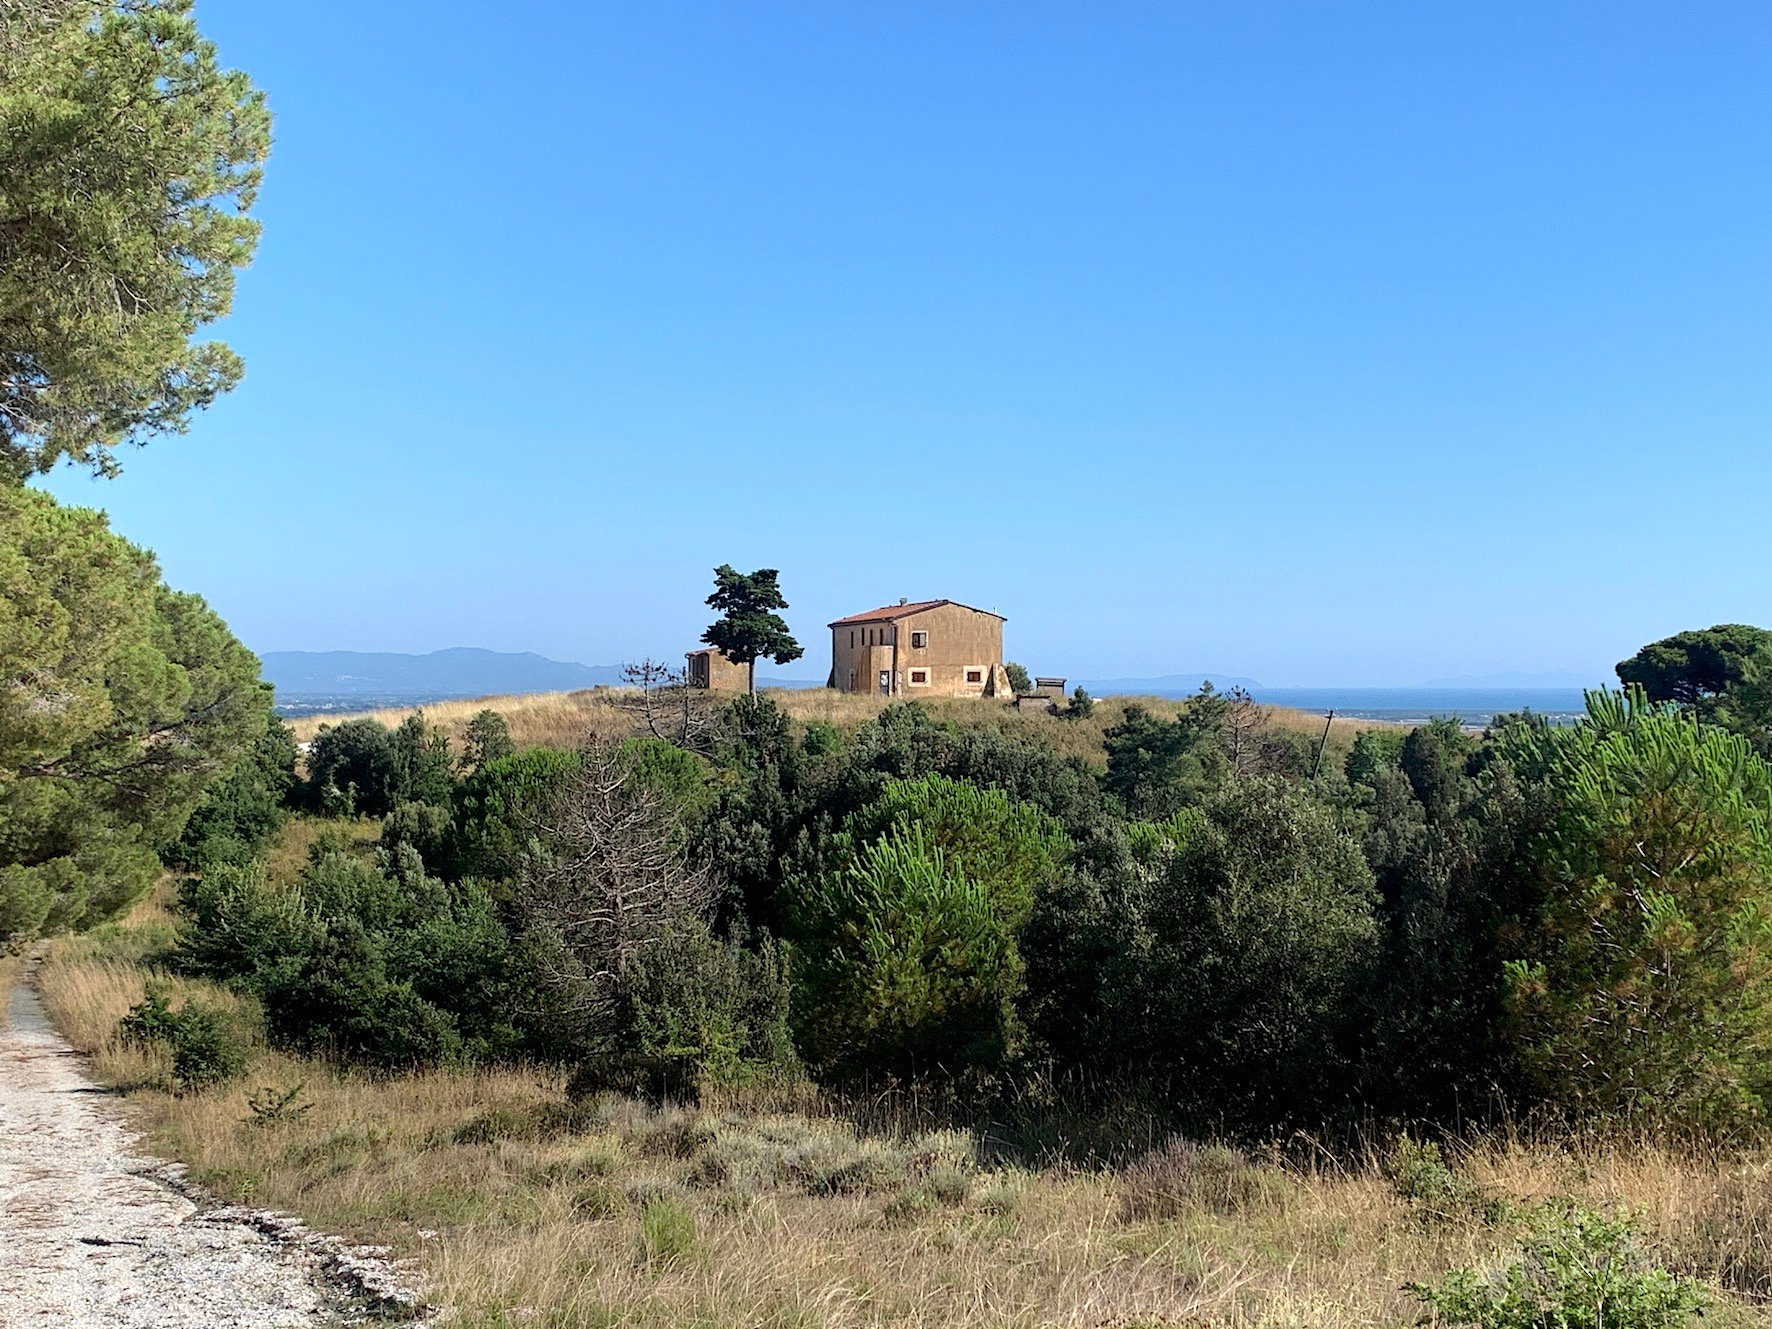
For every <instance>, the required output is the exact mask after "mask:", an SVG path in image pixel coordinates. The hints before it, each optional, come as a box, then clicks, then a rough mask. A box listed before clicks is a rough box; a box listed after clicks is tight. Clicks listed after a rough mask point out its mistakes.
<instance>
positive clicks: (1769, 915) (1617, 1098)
mask: <svg viewBox="0 0 1772 1329" xmlns="http://www.w3.org/2000/svg"><path fill="white" fill-rule="evenodd" d="M1508 750H1509V752H1510V755H1511V756H1512V758H1513V760H1514V761H1515V763H1516V765H1518V766H1519V768H1520V769H1521V771H1522V772H1523V773H1524V774H1525V775H1526V776H1527V777H1528V778H1529V779H1532V780H1534V781H1536V782H1537V783H1538V784H1539V785H1540V786H1541V787H1543V788H1544V789H1546V790H1548V791H1549V793H1550V795H1551V797H1552V798H1553V799H1554V801H1555V804H1556V814H1555V817H1556V819H1555V825H1554V827H1553V828H1552V829H1551V831H1550V832H1549V833H1548V834H1546V835H1543V836H1541V837H1539V838H1538V840H1537V842H1536V843H1535V844H1534V845H1533V846H1532V856H1533V859H1534V861H1535V864H1536V866H1537V868H1538V870H1539V872H1540V873H1541V874H1542V876H1541V881H1540V882H1539V883H1538V884H1539V886H1540V889H1541V899H1542V904H1541V906H1540V908H1539V909H1538V911H1537V917H1535V918H1530V919H1528V920H1526V926H1524V927H1523V928H1522V929H1521V933H1522V936H1523V938H1524V942H1525V953H1524V954H1523V955H1521V956H1520V957H1519V958H1517V959H1516V960H1515V961H1514V962H1512V963H1511V964H1510V965H1509V967H1508V971H1507V984H1508V996H1509V1001H1510V1007H1511V1014H1512V1016H1513V1018H1514V1022H1515V1023H1514V1029H1515V1031H1516V1034H1517V1037H1518V1038H1519V1040H1520V1050H1521V1054H1522V1058H1523V1060H1524V1062H1525V1064H1526V1068H1527V1070H1528V1072H1529V1074H1530V1076H1531V1080H1532V1084H1533V1087H1534V1088H1535V1089H1536V1090H1537V1091H1538V1092H1539V1093H1541V1094H1543V1095H1544V1096H1545V1097H1547V1098H1548V1099H1550V1100H1551V1101H1552V1102H1553V1103H1555V1104H1557V1105H1559V1106H1562V1107H1564V1108H1567V1109H1569V1110H1571V1111H1574V1112H1579V1113H1582V1114H1584V1115H1590V1116H1592V1117H1594V1118H1596V1119H1609V1120H1627V1121H1632V1122H1635V1123H1638V1124H1642V1125H1646V1126H1652V1127H1663V1128H1665V1127H1675V1128H1685V1129H1695V1130H1702V1131H1708V1132H1716V1131H1728V1130H1740V1129H1750V1128H1753V1127H1755V1126H1758V1125H1762V1124H1763V1123H1764V1121H1765V1119H1766V1117H1767V1114H1768V1110H1769V1103H1772V768H1769V767H1768V766H1767V764H1766V762H1765V761H1763V760H1762V759H1761V758H1760V757H1759V756H1758V755H1756V754H1755V752H1754V751H1753V750H1752V748H1751V747H1750V746H1749V745H1748V743H1747V742H1746V740H1745V739H1743V738H1741V737H1740V736H1738V735H1736V734H1732V733H1727V732H1724V731H1723V730H1720V729H1713V728H1709V727H1707V726H1703V725H1700V724H1698V723H1697V722H1695V721H1694V720H1693V718H1692V717H1691V716H1689V715H1686V714H1683V713H1681V712H1679V711H1677V710H1674V709H1672V708H1670V707H1666V706H1656V705H1652V704H1650V703H1648V702H1647V701H1645V700H1644V699H1643V696H1642V693H1641V692H1640V691H1637V692H1633V693H1631V694H1628V695H1620V694H1618V693H1590V694H1589V697H1588V718H1587V720H1586V722H1584V723H1582V724H1578V725H1570V726H1562V727H1557V728H1551V727H1548V726H1539V725H1532V726H1524V725H1523V726H1519V727H1517V728H1516V729H1514V730H1513V731H1512V732H1511V734H1510V736H1509V741H1508Z"/></svg>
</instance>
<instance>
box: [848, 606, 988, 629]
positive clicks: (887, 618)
mask: <svg viewBox="0 0 1772 1329" xmlns="http://www.w3.org/2000/svg"><path fill="white" fill-rule="evenodd" d="M941 605H953V606H954V607H955V608H956V609H972V606H971V605H963V604H961V603H960V602H959V601H958V600H910V601H907V602H905V603H904V604H896V605H886V606H884V607H883V608H880V609H870V610H868V611H867V613H865V614H850V615H849V616H848V617H847V618H838V619H833V620H832V621H831V622H830V623H829V624H827V625H826V626H828V627H833V628H841V627H847V626H849V625H850V624H851V623H891V622H894V621H896V620H897V619H901V618H908V617H910V616H911V615H912V614H920V613H922V612H923V611H924V610H925V609H936V608H939V607H940V606H941ZM972 612H973V613H975V614H990V615H991V617H992V618H1002V617H1003V616H1002V615H1001V614H991V611H990V610H988V609H972ZM1006 621H1007V620H1005V622H1006Z"/></svg>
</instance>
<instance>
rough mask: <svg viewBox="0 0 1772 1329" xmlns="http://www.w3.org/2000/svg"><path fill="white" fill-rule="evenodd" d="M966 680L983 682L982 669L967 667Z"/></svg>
mask: <svg viewBox="0 0 1772 1329" xmlns="http://www.w3.org/2000/svg"><path fill="white" fill-rule="evenodd" d="M966 681H967V682H968V683H982V682H984V670H982V669H968V670H967V671H966Z"/></svg>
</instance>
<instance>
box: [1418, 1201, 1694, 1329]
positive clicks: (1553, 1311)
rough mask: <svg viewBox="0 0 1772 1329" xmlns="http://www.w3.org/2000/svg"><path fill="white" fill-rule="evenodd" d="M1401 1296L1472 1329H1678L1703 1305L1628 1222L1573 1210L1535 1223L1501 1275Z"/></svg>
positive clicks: (1556, 1210)
mask: <svg viewBox="0 0 1772 1329" xmlns="http://www.w3.org/2000/svg"><path fill="white" fill-rule="evenodd" d="M1409 1288H1410V1291H1412V1292H1414V1293H1415V1294H1416V1295H1417V1296H1418V1297H1420V1298H1421V1299H1422V1301H1424V1302H1426V1303H1427V1305H1428V1306H1429V1307H1430V1308H1431V1309H1432V1310H1433V1312H1434V1314H1435V1316H1436V1317H1437V1318H1438V1320H1439V1322H1440V1323H1442V1324H1446V1325H1475V1326H1478V1329H1682V1327H1683V1326H1686V1325H1688V1324H1690V1323H1691V1321H1692V1318H1693V1317H1694V1316H1697V1315H1701V1314H1702V1313H1703V1311H1704V1308H1705V1304H1706V1298H1705V1295H1704V1292H1703V1289H1702V1288H1701V1287H1700V1285H1699V1284H1697V1283H1695V1282H1692V1281H1690V1280H1688V1279H1684V1278H1680V1277H1678V1276H1676V1275H1674V1274H1672V1273H1670V1272H1669V1271H1668V1270H1667V1269H1665V1268H1663V1267H1662V1266H1661V1265H1660V1263H1659V1262H1657V1261H1656V1260H1655V1258H1654V1257H1653V1256H1652V1255H1651V1254H1650V1253H1649V1252H1647V1251H1646V1250H1645V1249H1644V1248H1643V1245H1642V1241H1641V1238H1640V1236H1639V1234H1638V1232H1637V1229H1636V1226H1635V1225H1634V1224H1633V1223H1632V1222H1631V1221H1630V1220H1629V1219H1624V1218H1612V1217H1608V1216H1606V1215H1604V1214H1601V1213H1597V1212H1595V1211H1593V1210H1590V1209H1584V1208H1582V1207H1580V1206H1579V1205H1574V1204H1564V1205H1561V1206H1556V1207H1553V1208H1549V1209H1546V1210H1543V1211H1541V1212H1540V1213H1539V1214H1538V1215H1536V1216H1535V1219H1534V1222H1533V1227H1532V1231H1531V1232H1530V1233H1529V1234H1528V1235H1527V1236H1526V1237H1525V1238H1524V1239H1523V1240H1522V1241H1521V1242H1520V1245H1519V1250H1518V1253H1517V1254H1516V1255H1515V1257H1514V1258H1513V1259H1512V1260H1511V1261H1510V1262H1509V1263H1508V1264H1506V1265H1505V1266H1504V1267H1502V1268H1500V1269H1497V1270H1494V1271H1492V1272H1490V1273H1488V1274H1481V1273H1479V1272H1478V1271H1476V1270H1474V1269H1457V1270H1454V1271H1453V1272H1451V1273H1450V1274H1448V1275H1447V1276H1446V1277H1445V1279H1444V1280H1442V1281H1441V1282H1440V1283H1439V1284H1437V1285H1434V1286H1429V1285H1427V1284H1422V1283H1412V1284H1410V1285H1409Z"/></svg>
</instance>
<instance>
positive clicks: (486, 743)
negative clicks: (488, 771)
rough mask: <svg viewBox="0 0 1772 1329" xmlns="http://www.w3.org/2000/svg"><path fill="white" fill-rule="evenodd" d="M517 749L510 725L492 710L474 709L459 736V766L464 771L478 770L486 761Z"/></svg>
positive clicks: (506, 755) (507, 754)
mask: <svg viewBox="0 0 1772 1329" xmlns="http://www.w3.org/2000/svg"><path fill="white" fill-rule="evenodd" d="M516 750H517V745H516V743H514V742H513V741H512V740H511V726H510V725H509V724H508V723H506V721H505V718H504V716H502V715H500V714H499V713H498V712H497V711H494V710H490V709H488V710H482V711H475V712H474V718H473V719H471V720H469V721H468V724H467V728H466V729H464V730H463V731H462V736H461V760H460V763H459V764H460V766H461V769H462V770H463V771H464V772H472V771H477V770H479V769H480V768H481V767H482V766H485V765H486V764H487V763H488V762H494V761H497V760H498V759H499V758H500V757H508V756H510V755H511V754H512V753H513V752H515V751H516Z"/></svg>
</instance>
